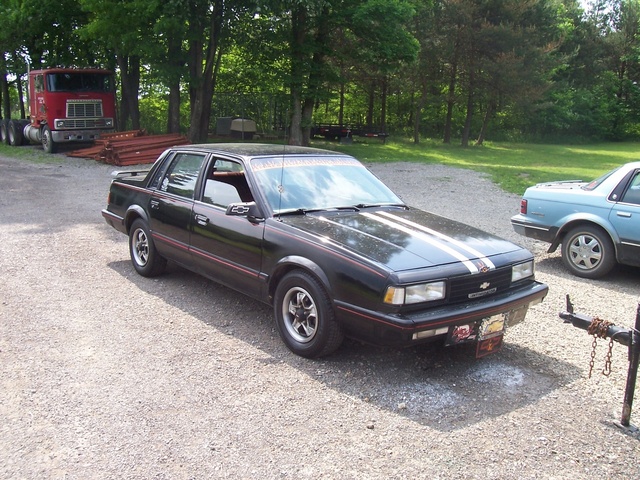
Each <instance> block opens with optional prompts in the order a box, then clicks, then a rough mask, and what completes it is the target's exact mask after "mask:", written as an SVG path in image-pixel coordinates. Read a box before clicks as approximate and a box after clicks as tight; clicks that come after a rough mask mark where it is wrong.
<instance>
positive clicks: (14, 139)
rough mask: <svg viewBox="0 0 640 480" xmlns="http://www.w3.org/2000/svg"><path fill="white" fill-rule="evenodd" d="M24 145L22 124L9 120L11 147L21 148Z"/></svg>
mask: <svg viewBox="0 0 640 480" xmlns="http://www.w3.org/2000/svg"><path fill="white" fill-rule="evenodd" d="M23 143H24V135H23V134H22V124H21V123H20V122H19V121H18V120H9V145H11V146H12V147H19V146H20V145H22V144H23Z"/></svg>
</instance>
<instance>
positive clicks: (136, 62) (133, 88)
mask: <svg viewBox="0 0 640 480" xmlns="http://www.w3.org/2000/svg"><path fill="white" fill-rule="evenodd" d="M117 60H118V66H119V67H120V81H121V83H122V85H121V88H122V101H121V102H120V123H121V125H120V127H121V128H123V129H127V128H128V123H129V120H131V128H132V129H133V130H139V129H140V103H139V102H138V93H139V91H140V57H138V56H136V55H131V56H128V55H117Z"/></svg>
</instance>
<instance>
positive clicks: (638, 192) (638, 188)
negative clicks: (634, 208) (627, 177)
mask: <svg viewBox="0 0 640 480" xmlns="http://www.w3.org/2000/svg"><path fill="white" fill-rule="evenodd" d="M622 202H623V203H632V204H634V205H640V172H636V174H635V175H634V177H633V179H632V180H631V183H630V184H629V188H628V189H627V191H626V192H625V194H624V196H623V197H622Z"/></svg>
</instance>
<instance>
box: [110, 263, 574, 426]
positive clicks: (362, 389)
mask: <svg viewBox="0 0 640 480" xmlns="http://www.w3.org/2000/svg"><path fill="white" fill-rule="evenodd" d="M108 266H109V267H110V268H111V269H113V270H114V271H116V272H118V273H119V274H120V275H122V276H123V277H124V281H127V282H132V283H134V284H135V285H136V287H137V288H139V289H140V290H141V291H144V292H146V293H147V294H149V295H153V296H155V297H157V298H159V299H161V300H162V301H164V302H166V303H167V304H168V305H171V306H172V307H174V308H179V309H181V310H182V311H184V312H186V313H188V314H189V315H192V316H193V317H194V318H196V319H198V320H200V321H201V322H203V323H205V324H206V325H208V326H210V327H211V328H212V330H214V332H212V333H214V334H216V333H217V334H220V335H227V336H231V337H233V338H235V339H237V340H238V341H241V342H244V343H246V344H247V348H251V347H253V348H257V349H259V350H260V351H261V352H262V353H263V354H265V355H266V356H267V357H265V356H263V355H259V356H258V357H257V359H256V356H255V355H249V354H248V355H247V358H248V359H247V361H248V362H249V361H257V362H260V363H263V364H268V365H272V366H273V365H275V366H277V365H278V364H285V365H287V366H290V367H293V368H295V369H297V370H298V371H301V372H303V373H305V374H306V375H308V377H309V378H310V379H312V380H313V381H316V382H319V383H321V384H322V385H324V386H326V387H328V388H331V389H333V390H335V391H337V392H339V393H341V394H343V395H347V396H349V397H351V398H353V399H355V400H358V401H362V402H365V403H368V404H371V405H374V406H376V407H378V408H381V409H384V410H387V411H390V412H395V413H396V414H397V415H400V416H402V417H405V418H407V419H410V420H412V421H415V422H417V423H419V424H422V425H425V426H428V427H431V428H434V429H437V430H440V431H443V432H446V431H455V430H458V429H461V428H465V427H467V426H469V425H474V424H478V423H480V422H483V421H484V420H487V419H490V418H495V417H500V416H503V415H505V414H507V415H508V414H509V413H510V412H513V411H515V410H518V409H521V408H523V407H526V406H527V405H531V404H534V403H536V402H537V401H539V400H540V399H541V398H542V397H544V396H547V395H551V396H553V392H554V391H555V390H557V389H559V388H562V387H563V386H564V385H566V384H568V383H570V382H572V381H574V380H575V379H576V378H578V377H579V376H580V372H579V371H578V370H577V369H576V368H575V367H574V366H572V365H569V364H567V363H566V362H563V361H560V360H558V359H556V358H553V357H550V356H547V355H544V354H541V353H539V352H536V351H532V350H530V349H528V348H524V347H521V346H519V345H515V344H510V343H509V335H507V337H506V341H505V346H504V348H503V349H502V351H501V352H499V353H497V354H494V355H491V356H488V357H485V358H483V359H479V360H477V359H476V358H475V350H473V349H470V348H465V347H456V348H453V347H448V348H444V347H442V346H440V345H438V344H432V345H422V346H420V347H414V348H407V349H403V350H398V349H390V348H380V347H375V346H371V345H365V344H362V343H359V342H356V341H353V340H349V339H347V340H345V342H344V344H343V346H342V347H341V348H340V349H339V350H338V351H337V352H336V353H334V354H333V355H332V356H330V357H327V358H322V359H319V360H307V359H304V358H301V357H298V356H296V355H294V354H293V353H291V352H289V350H287V348H286V347H285V346H284V344H283V343H282V342H281V341H280V338H279V337H278V334H277V331H276V330H275V327H274V325H273V319H272V309H271V307H269V306H267V305H264V304H262V303H260V302H257V301H255V300H252V299H249V298H248V297H246V296H244V295H242V294H240V293H238V292H235V291H233V290H231V289H228V288H226V287H223V286H221V285H218V284H216V283H215V282H211V281H209V280H207V279H205V278H203V277H200V276H199V275H196V274H193V273H191V272H188V271H186V270H183V269H182V268H180V267H177V266H174V265H172V264H170V265H169V268H168V270H167V272H166V273H165V274H164V275H163V276H161V277H158V278H155V279H148V278H143V277H140V276H138V275H137V274H135V272H134V270H133V267H132V266H131V264H130V262H128V261H118V262H112V263H110V264H109V265H108ZM284 374H286V373H285V372H284V371H283V375H284ZM505 427H508V425H505ZM479 428H481V427H479ZM489 433H490V432H488V434H489Z"/></svg>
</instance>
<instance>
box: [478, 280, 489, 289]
mask: <svg viewBox="0 0 640 480" xmlns="http://www.w3.org/2000/svg"><path fill="white" fill-rule="evenodd" d="M489 285H491V284H490V283H489V282H483V283H481V284H480V288H481V289H482V290H486V289H487V288H489Z"/></svg>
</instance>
